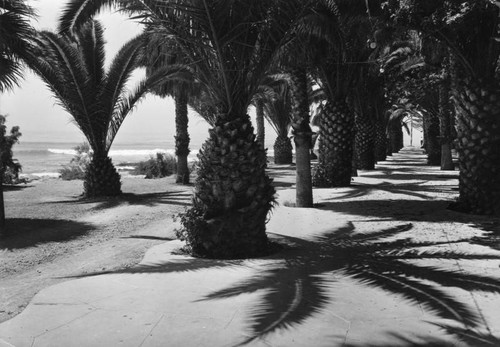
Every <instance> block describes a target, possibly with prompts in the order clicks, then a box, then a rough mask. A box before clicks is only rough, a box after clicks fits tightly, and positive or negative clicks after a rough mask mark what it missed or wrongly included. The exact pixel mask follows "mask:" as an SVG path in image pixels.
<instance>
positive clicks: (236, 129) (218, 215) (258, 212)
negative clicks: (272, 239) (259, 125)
mask: <svg viewBox="0 0 500 347" xmlns="http://www.w3.org/2000/svg"><path fill="white" fill-rule="evenodd" d="M233 119H234V118H233ZM209 133H210V135H209V138H208V140H207V141H206V142H205V143H204V144H203V146H202V149H201V150H200V153H199V155H198V158H199V169H198V177H197V180H196V183H195V190H194V197H193V206H192V207H191V208H190V209H189V210H188V211H187V212H186V213H185V214H184V215H183V216H182V217H181V223H182V226H183V229H182V230H180V231H179V232H178V237H180V238H181V239H183V240H185V241H186V243H187V246H188V248H189V250H190V252H192V253H193V254H195V255H197V256H201V257H209V258H223V259H232V258H247V257H257V256H262V255H265V254H267V252H268V249H269V243H268V239H267V235H266V220H267V215H268V212H269V210H270V209H271V207H272V205H273V203H274V192H275V191H274V188H273V187H272V185H271V179H270V178H269V177H268V176H267V174H266V171H265V170H266V162H267V159H266V153H265V151H264V150H263V149H262V148H261V146H260V144H259V143H257V141H256V140H255V135H254V129H253V127H252V123H251V122H250V117H249V116H245V117H240V118H236V119H234V120H231V121H223V120H220V119H219V120H218V121H217V123H216V125H215V127H214V128H213V129H210V131H209Z"/></svg>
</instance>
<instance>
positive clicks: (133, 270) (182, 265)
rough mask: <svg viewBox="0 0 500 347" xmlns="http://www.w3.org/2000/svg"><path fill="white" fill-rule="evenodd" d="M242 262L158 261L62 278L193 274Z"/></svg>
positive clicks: (196, 259)
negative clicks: (175, 273)
mask: <svg viewBox="0 0 500 347" xmlns="http://www.w3.org/2000/svg"><path fill="white" fill-rule="evenodd" d="M242 262H243V260H213V259H202V258H189V259H179V260H176V261H158V262H156V263H148V264H139V265H135V266H132V267H126V268H123V269H117V270H106V271H96V272H90V273H84V274H79V275H73V276H65V277H64V278H85V277H93V276H100V275H114V274H115V275H116V274H154V273H174V272H193V271H202V270H205V269H222V268H229V267H232V266H238V265H241V264H242Z"/></svg>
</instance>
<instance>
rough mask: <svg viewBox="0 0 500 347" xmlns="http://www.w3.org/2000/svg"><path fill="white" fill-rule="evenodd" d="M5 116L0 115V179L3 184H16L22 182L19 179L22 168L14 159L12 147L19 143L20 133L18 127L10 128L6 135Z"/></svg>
mask: <svg viewBox="0 0 500 347" xmlns="http://www.w3.org/2000/svg"><path fill="white" fill-rule="evenodd" d="M5 121H6V116H2V115H0V151H1V154H0V157H1V166H0V170H1V177H2V183H4V184H18V183H22V182H24V181H23V180H22V179H20V178H19V173H20V172H21V171H22V166H21V164H19V162H18V161H17V159H14V157H13V156H14V154H13V153H12V147H13V146H14V145H15V144H16V143H18V142H19V137H21V135H22V134H21V132H20V131H19V127H18V126H15V127H12V129H11V130H10V135H7V126H6V125H5Z"/></svg>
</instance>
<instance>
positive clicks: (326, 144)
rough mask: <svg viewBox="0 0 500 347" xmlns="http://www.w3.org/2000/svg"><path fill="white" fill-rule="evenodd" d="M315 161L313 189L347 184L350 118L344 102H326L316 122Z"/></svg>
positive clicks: (350, 141) (349, 155)
mask: <svg viewBox="0 0 500 347" xmlns="http://www.w3.org/2000/svg"><path fill="white" fill-rule="evenodd" d="M319 129H320V130H319V134H320V136H319V159H318V165H317V167H316V170H315V174H314V181H313V184H314V186H316V187H346V186H349V185H350V184H351V174H352V158H353V142H354V141H353V140H354V139H353V137H354V134H353V130H354V124H353V117H352V114H351V112H350V111H349V108H348V106H347V103H346V102H345V100H343V99H341V98H339V99H337V100H336V101H335V102H331V101H327V103H326V104H325V107H324V108H323V112H322V113H321V115H320V119H319Z"/></svg>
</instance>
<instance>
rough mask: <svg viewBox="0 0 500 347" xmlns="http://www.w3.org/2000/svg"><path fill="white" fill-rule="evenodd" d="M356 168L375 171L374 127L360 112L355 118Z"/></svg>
mask: <svg viewBox="0 0 500 347" xmlns="http://www.w3.org/2000/svg"><path fill="white" fill-rule="evenodd" d="M354 121H355V126H356V135H355V141H356V144H355V148H356V151H355V153H356V164H357V165H356V167H357V168H358V169H359V170H374V169H375V127H374V125H373V123H372V121H371V120H370V118H369V117H368V115H367V114H366V113H365V110H364V109H363V110H360V112H357V113H356V116H355V120H354Z"/></svg>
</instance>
